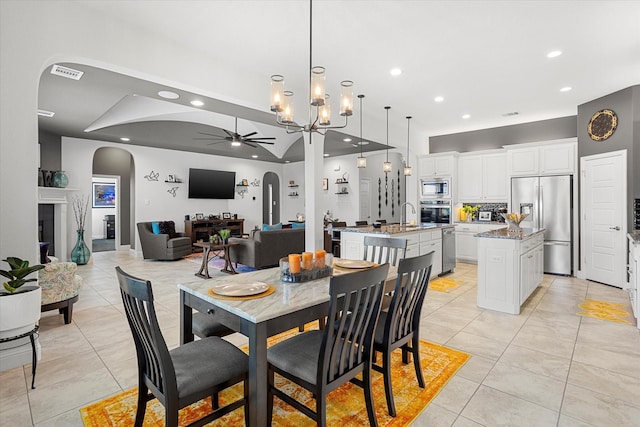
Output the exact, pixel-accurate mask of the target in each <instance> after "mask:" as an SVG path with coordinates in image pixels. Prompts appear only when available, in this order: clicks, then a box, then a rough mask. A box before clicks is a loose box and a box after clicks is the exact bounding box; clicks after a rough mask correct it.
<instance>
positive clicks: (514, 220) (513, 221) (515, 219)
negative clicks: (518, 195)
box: [500, 213, 529, 231]
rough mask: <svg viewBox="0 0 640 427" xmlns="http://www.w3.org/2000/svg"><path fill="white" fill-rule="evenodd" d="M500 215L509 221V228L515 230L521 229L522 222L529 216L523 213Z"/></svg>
mask: <svg viewBox="0 0 640 427" xmlns="http://www.w3.org/2000/svg"><path fill="white" fill-rule="evenodd" d="M500 215H501V216H502V217H503V218H504V220H505V221H507V229H508V230H513V231H516V230H520V223H521V222H522V221H524V219H525V218H526V217H528V216H529V214H522V213H506V214H505V213H501V214H500Z"/></svg>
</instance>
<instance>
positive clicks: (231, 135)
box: [222, 129, 234, 138]
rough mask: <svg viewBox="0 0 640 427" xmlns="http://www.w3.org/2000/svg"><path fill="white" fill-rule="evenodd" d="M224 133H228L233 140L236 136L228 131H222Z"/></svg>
mask: <svg viewBox="0 0 640 427" xmlns="http://www.w3.org/2000/svg"><path fill="white" fill-rule="evenodd" d="M222 130H223V132H224V133H226V134H227V135H229V136H230V137H231V138H233V136H234V134H233V133H232V132H229V131H228V130H226V129H222Z"/></svg>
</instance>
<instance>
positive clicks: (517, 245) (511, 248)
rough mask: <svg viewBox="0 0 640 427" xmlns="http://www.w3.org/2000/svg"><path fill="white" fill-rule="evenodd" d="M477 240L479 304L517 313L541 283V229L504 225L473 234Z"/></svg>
mask: <svg viewBox="0 0 640 427" xmlns="http://www.w3.org/2000/svg"><path fill="white" fill-rule="evenodd" d="M475 237H476V239H477V241H478V307H482V308H488V309H491V310H496V311H501V312H503V313H510V314H520V307H521V306H522V304H523V303H524V302H525V301H526V300H527V298H529V296H530V295H531V294H532V293H533V291H535V289H536V288H537V287H538V286H539V285H540V284H541V283H542V278H543V274H544V273H543V271H544V249H543V248H544V246H543V241H544V229H542V228H540V229H538V228H522V229H521V230H520V232H512V231H507V228H501V229H498V230H491V231H487V232H485V233H479V234H476V235H475Z"/></svg>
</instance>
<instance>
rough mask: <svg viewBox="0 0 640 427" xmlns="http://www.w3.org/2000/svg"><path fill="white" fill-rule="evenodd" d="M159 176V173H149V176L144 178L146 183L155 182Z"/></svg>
mask: <svg viewBox="0 0 640 427" xmlns="http://www.w3.org/2000/svg"><path fill="white" fill-rule="evenodd" d="M159 176H160V172H154V171H151V172H149V175H145V176H144V178H145V179H146V180H147V181H157V180H158V177H159Z"/></svg>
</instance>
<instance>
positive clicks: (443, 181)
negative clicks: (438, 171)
mask: <svg viewBox="0 0 640 427" xmlns="http://www.w3.org/2000/svg"><path fill="white" fill-rule="evenodd" d="M450 181H451V180H450V179H449V178H421V179H420V195H421V197H422V198H423V199H448V198H451V186H450V185H449V184H450Z"/></svg>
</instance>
